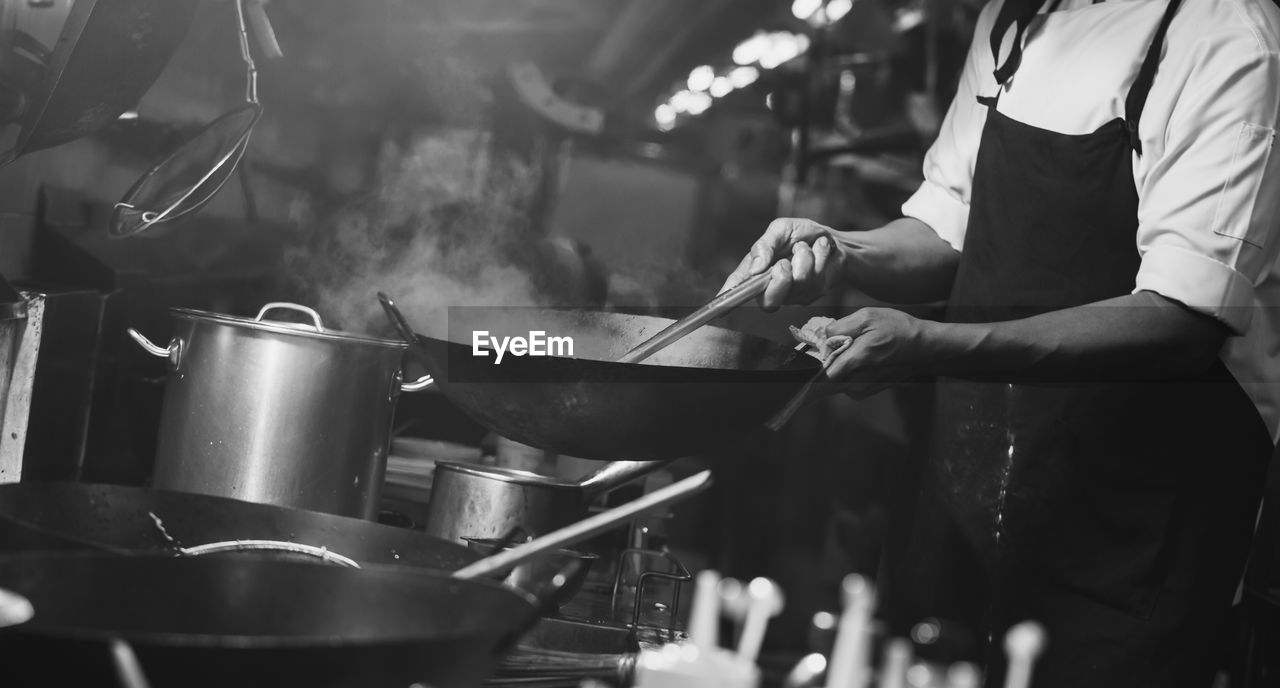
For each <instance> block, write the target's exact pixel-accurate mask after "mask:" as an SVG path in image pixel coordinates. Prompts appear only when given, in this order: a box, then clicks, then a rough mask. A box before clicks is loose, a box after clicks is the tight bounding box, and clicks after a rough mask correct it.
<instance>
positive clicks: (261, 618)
mask: <svg viewBox="0 0 1280 688" xmlns="http://www.w3.org/2000/svg"><path fill="white" fill-rule="evenodd" d="M0 588H5V589H8V590H12V591H14V592H17V593H19V594H21V595H23V596H25V597H26V598H27V599H28V600H30V601H31V603H32V606H33V607H34V608H35V617H34V618H33V619H32V620H31V621H29V622H27V623H25V624H22V625H19V626H14V627H10V628H8V629H4V630H3V631H0V657H4V658H5V662H4V680H3V683H4V685H5V686H6V688H8V687H10V686H114V685H119V683H118V682H117V681H116V680H115V677H114V669H113V666H112V663H111V661H110V654H109V652H108V643H110V642H111V641H112V640H114V639H122V640H124V641H125V642H127V643H128V644H129V645H130V646H132V649H133V650H134V652H135V654H136V655H137V657H138V660H139V663H140V664H141V668H142V671H143V672H144V673H145V675H146V677H147V679H148V680H149V681H150V684H151V685H152V686H153V687H154V688H166V687H169V686H181V687H183V688H186V687H188V686H211V687H212V686H216V687H218V688H226V687H227V686H237V687H241V686H263V687H264V688H265V687H267V686H270V687H271V688H276V687H278V686H307V688H324V687H329V686H332V687H334V688H337V687H339V686H340V687H342V688H350V687H352V686H359V687H361V688H366V687H368V688H378V687H382V686H386V687H388V688H392V687H394V688H406V687H407V686H411V685H414V684H420V685H429V686H433V687H435V688H448V687H452V686H475V685H479V684H480V683H481V681H483V679H484V678H485V677H486V676H488V675H489V674H490V673H491V672H492V670H493V669H494V667H495V666H496V663H497V662H498V661H499V660H500V659H501V657H502V656H503V654H504V653H505V652H506V651H507V650H508V649H509V648H510V647H511V646H512V645H513V644H514V642H515V640H516V639H517V638H518V636H519V635H520V634H521V633H522V632H523V631H525V630H527V629H528V628H529V627H530V626H531V625H532V624H533V623H535V621H536V619H537V613H538V607H537V603H536V600H534V598H532V597H530V596H527V595H525V594H523V593H520V592H518V591H515V590H513V589H511V588H507V587H504V586H502V585H499V584H497V583H492V582H489V581H464V580H455V579H452V578H449V577H448V574H444V573H440V572H427V571H418V570H412V569H405V568H401V567H373V568H368V567H366V568H364V569H362V570H356V569H350V568H343V567H338V566H316V565H312V564H303V563H297V562H281V561H269V560H263V559H240V558H204V557H201V558H171V557H117V556H113V555H108V554H100V553H89V552H73V553H56V554H39V555H34V554H27V555H19V556H8V557H0Z"/></svg>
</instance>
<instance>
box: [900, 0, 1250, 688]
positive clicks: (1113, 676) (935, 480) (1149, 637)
mask: <svg viewBox="0 0 1280 688" xmlns="http://www.w3.org/2000/svg"><path fill="white" fill-rule="evenodd" d="M1042 5H1043V0H1040V1H1039V2H1037V1H1036V0H1030V1H1029V2H1022V1H1019V0H1008V1H1007V2H1006V4H1005V5H1004V7H1003V8H1002V9H1001V12H1000V15H999V17H998V18H997V21H996V24H995V29H994V31H993V34H992V38H991V42H992V48H993V52H995V54H996V63H997V64H999V47H1000V43H1001V40H1002V38H1003V36H1004V35H1005V31H1007V30H1008V28H1010V26H1014V25H1016V31H1017V33H1016V36H1017V38H1016V39H1015V42H1014V48H1013V52H1012V54H1011V55H1010V56H1009V59H1008V60H1007V62H1006V63H1005V64H1004V65H1001V66H1000V67H999V68H998V69H997V70H996V79H997V82H999V83H1001V84H1003V83H1004V82H1006V81H1007V80H1008V79H1009V77H1011V76H1012V75H1013V73H1014V72H1015V71H1016V70H1017V66H1018V62H1019V61H1020V57H1021V36H1022V34H1023V32H1024V30H1025V28H1026V27H1027V25H1028V24H1029V23H1030V22H1031V20H1032V19H1033V17H1034V16H1035V14H1036V13H1037V12H1038V11H1039V8H1040V7H1041V6H1042ZM1177 7H1178V0H1171V2H1169V5H1168V8H1167V10H1166V11H1165V14H1164V16H1163V18H1162V20H1161V22H1160V25H1159V26H1158V28H1157V30H1156V33H1155V37H1154V39H1153V40H1152V42H1151V45H1150V48H1149V49H1148V51H1147V55H1146V58H1145V60H1144V62H1143V65H1142V68H1141V70H1140V72H1139V75H1138V77H1137V79H1136V80H1135V82H1134V84H1133V87H1132V88H1131V90H1130V92H1129V94H1128V97H1127V99H1126V102H1125V109H1126V112H1125V115H1126V116H1125V117H1124V118H1116V119H1115V120H1112V121H1110V122H1108V123H1106V124H1104V125H1103V126H1102V127H1100V128H1098V129H1097V130H1096V131H1094V132H1091V133H1088V134H1083V135H1068V134H1061V133H1056V132H1052V131H1048V130H1044V129H1040V128H1037V127H1033V126H1030V125H1027V124H1023V123H1021V122H1017V121H1015V120H1013V119H1010V118H1008V117H1006V116H1004V115H1003V114H1001V113H1000V112H999V111H998V110H997V109H996V106H997V99H998V97H999V96H998V95H997V96H996V98H991V99H984V98H980V99H979V100H980V101H982V102H984V103H985V104H986V105H987V106H988V113H987V120H986V124H985V126H984V128H983V131H982V138H981V143H980V147H979V149H978V156H977V162H976V168H975V172H974V179H973V193H972V199H971V206H970V214H969V223H968V230H967V233H966V238H965V245H964V250H963V253H962V255H961V259H960V266H959V269H958V272H957V276H956V281H955V285H954V288H953V290H952V293H951V298H950V300H949V302H948V308H947V319H948V320H950V321H953V322H994V321H1001V320H1010V319H1016V318H1024V317H1027V316H1031V315H1035V314H1038V313H1044V312H1047V311H1051V310H1058V309H1063V308H1069V307H1072V306H1079V305H1083V304H1088V303H1092V302H1095V301H1100V300H1103V299H1107V298H1111V297H1116V296H1121V295H1124V294H1128V293H1130V292H1131V291H1132V290H1133V285H1134V278H1135V276H1136V274H1137V271H1138V264H1139V255H1138V252H1137V249H1136V246H1135V243H1136V242H1135V236H1136V232H1137V228H1138V219H1137V207H1138V194H1137V190H1136V188H1135V186H1134V179H1133V158H1132V156H1133V154H1134V152H1135V151H1136V152H1138V153H1139V154H1141V150H1140V144H1139V142H1138V139H1137V127H1138V119H1139V117H1140V115H1141V111H1142V107H1143V105H1144V104H1145V102H1146V96H1147V92H1148V91H1149V89H1150V87H1151V83H1152V81H1153V80H1154V77H1155V72H1156V66H1157V64H1158V62H1159V55H1160V50H1161V46H1162V45H1163V43H1164V38H1165V33H1166V30H1167V28H1168V26H1169V23H1170V22H1171V21H1172V19H1173V17H1174V14H1175V13H1176V11H1177ZM935 423H936V428H935V432H934V435H933V446H932V451H931V454H930V457H929V459H928V461H927V462H926V466H925V472H924V478H923V480H924V484H923V490H922V498H921V503H920V507H919V509H918V511H917V516H916V522H915V525H914V532H913V537H912V543H911V565H910V566H908V567H907V569H908V570H909V571H911V572H912V573H911V574H910V575H909V580H908V581H907V590H908V593H907V594H908V597H909V600H908V608H909V609H911V613H913V614H915V615H916V618H920V617H921V616H925V615H930V616H941V617H945V618H950V619H953V620H956V621H959V622H960V623H962V624H965V625H966V626H967V627H968V628H970V629H973V630H975V631H976V632H977V634H978V636H979V638H980V639H981V640H982V642H981V643H980V644H981V645H982V648H981V651H980V656H979V657H976V659H978V660H979V661H983V662H984V663H986V664H987V666H988V680H987V685H988V686H998V685H1000V682H1001V680H1002V673H1003V649H1002V647H1001V645H1002V642H1001V641H1002V638H1003V634H1004V632H1005V630H1006V629H1007V628H1008V627H1009V626H1011V625H1012V624H1014V623H1017V622H1019V621H1022V620H1026V619H1034V620H1037V621H1039V622H1041V623H1042V624H1044V625H1045V627H1046V629H1047V631H1048V636H1049V642H1048V646H1047V648H1046V651H1045V653H1044V655H1042V657H1041V661H1040V662H1039V663H1038V665H1037V669H1036V674H1035V679H1034V681H1033V685H1034V686H1035V688H1068V687H1069V688H1079V687H1081V686H1088V687H1089V688H1111V687H1114V688H1133V686H1144V685H1145V686H1162V687H1175V686H1188V687H1194V688H1205V686H1207V685H1208V684H1209V681H1210V680H1211V677H1212V674H1213V671H1214V661H1215V660H1216V651H1217V645H1216V644H1215V641H1216V640H1217V638H1218V637H1219V636H1220V635H1221V631H1222V630H1224V628H1223V627H1224V624H1225V621H1226V614H1227V612H1228V611H1229V608H1230V604H1231V598H1232V595H1233V593H1234V591H1235V586H1236V582H1237V581H1238V580H1239V576H1240V573H1241V571H1242V570H1243V567H1244V562H1245V558H1246V555H1247V552H1248V547H1249V540H1250V535H1251V532H1252V526H1253V520H1254V516H1255V514H1256V512H1257V507H1258V503H1259V500H1260V499H1261V494H1262V486H1263V482H1264V481H1263V478H1264V475H1265V468H1266V461H1267V458H1268V457H1269V456H1270V454H1271V451H1272V448H1273V447H1272V443H1271V439H1270V436H1269V434H1268V433H1267V431H1266V428H1265V426H1264V424H1263V422H1262V419H1261V418H1260V417H1259V415H1258V414H1257V411H1256V410H1255V408H1254V406H1253V404H1252V402H1251V401H1250V400H1249V398H1248V397H1247V396H1246V395H1245V393H1244V391H1243V390H1242V389H1241V388H1240V387H1239V385H1238V384H1236V382H1235V381H1234V379H1233V378H1232V377H1231V375H1230V374H1229V373H1228V371H1227V370H1226V368H1225V366H1223V364H1222V363H1221V362H1220V361H1219V362H1217V363H1216V364H1215V365H1214V366H1213V368H1212V369H1211V370H1209V371H1207V372H1206V373H1204V374H1202V375H1197V376H1194V377H1190V378H1182V379H1176V380H1167V381H1160V382H1110V381H1108V382H1103V383H1094V382H1087V381H1080V382H1076V381H1064V382H1060V383H1044V384H999V383H986V382H982V383H980V382H968V381H963V380H954V379H942V380H939V382H938V400H937V409H936V416H935Z"/></svg>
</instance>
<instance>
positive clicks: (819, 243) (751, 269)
mask: <svg viewBox="0 0 1280 688" xmlns="http://www.w3.org/2000/svg"><path fill="white" fill-rule="evenodd" d="M770 266H772V268H770ZM843 269H844V253H843V250H842V249H841V247H840V244H839V242H837V241H836V235H835V230H833V229H831V228H830V227H825V226H823V225H820V224H818V223H817V222H814V221H812V220H805V219H802V218H794V217H781V218H778V219H776V220H774V221H773V222H771V223H769V228H768V229H766V230H765V231H764V235H762V236H761V237H760V238H759V239H757V240H756V243H755V244H753V245H752V246H751V251H750V252H749V253H747V255H746V257H744V258H743V259H742V262H741V263H739V264H738V268H737V269H736V270H734V271H733V273H732V274H730V275H729V278H728V279H727V280H725V283H724V286H723V287H721V288H720V291H721V293H723V292H724V291H726V290H728V289H731V288H733V287H735V286H737V285H738V284H739V283H741V282H743V281H745V280H746V279H747V278H748V277H751V276H752V275H758V274H760V273H762V272H765V271H766V270H769V271H770V275H769V286H768V287H766V288H765V290H764V294H762V295H761V296H760V307H761V308H763V309H765V310H766V311H773V310H777V309H778V307H779V306H781V305H783V304H797V303H798V304H804V303H810V302H811V301H813V300H814V299H816V298H818V297H820V296H822V295H823V294H825V293H827V291H829V290H830V289H831V287H833V286H835V284H836V282H837V281H838V280H839V279H840V273H841V271H842V270H843Z"/></svg>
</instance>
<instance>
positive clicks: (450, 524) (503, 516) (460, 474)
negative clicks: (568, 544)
mask: <svg viewBox="0 0 1280 688" xmlns="http://www.w3.org/2000/svg"><path fill="white" fill-rule="evenodd" d="M668 463H671V462H670V461H613V462H611V463H608V464H606V465H605V466H604V468H601V469H600V470H598V471H596V472H595V473H592V474H591V475H589V476H587V477H586V478H584V479H583V480H582V481H581V482H577V483H569V482H563V481H560V480H556V479H554V478H548V477H546V476H542V475H537V474H536V473H527V472H525V471H516V470H511V469H508V468H497V467H494V466H476V465H469V464H459V463H437V464H436V468H435V475H434V476H433V477H432V482H431V501H430V502H428V503H427V522H426V526H425V529H426V532H427V534H428V535H434V536H436V537H439V538H444V539H445V540H449V541H451V542H457V541H458V540H459V539H462V538H468V537H471V538H500V537H503V536H505V535H506V534H507V533H509V532H511V530H512V529H513V528H517V527H519V528H522V529H523V530H524V531H525V532H526V533H529V534H531V535H534V536H538V535H544V534H546V533H549V532H551V531H553V530H555V529H557V528H561V527H563V526H567V525H569V524H571V523H576V522H577V521H580V520H582V519H583V518H586V516H587V505H588V503H589V502H590V501H591V499H592V498H594V497H595V496H596V495H599V494H603V493H605V492H608V491H609V490H612V489H614V488H616V487H619V486H621V485H623V484H625V483H628V482H630V481H632V480H635V479H637V478H639V477H641V476H643V475H646V474H648V473H651V472H653V471H655V470H657V469H659V468H662V467H663V466H665V465H667V464H668Z"/></svg>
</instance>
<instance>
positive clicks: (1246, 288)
mask: <svg viewBox="0 0 1280 688" xmlns="http://www.w3.org/2000/svg"><path fill="white" fill-rule="evenodd" d="M1187 59H1188V60H1191V61H1192V64H1191V66H1190V67H1189V71H1188V72H1187V73H1188V75H1189V76H1188V78H1187V80H1186V83H1185V84H1183V85H1182V87H1181V89H1180V95H1179V98H1178V101H1177V104H1176V105H1175V106H1174V109H1173V112H1172V114H1171V116H1170V118H1169V120H1168V125H1167V127H1166V128H1165V130H1164V131H1163V132H1158V133H1157V134H1158V135H1162V138H1163V140H1162V141H1157V143H1162V144H1163V147H1162V149H1161V150H1160V151H1159V153H1158V158H1157V159H1155V160H1152V161H1148V164H1149V167H1148V172H1147V174H1146V177H1145V179H1143V180H1142V181H1141V183H1140V186H1139V189H1138V193H1139V203H1138V236H1137V244H1138V252H1139V254H1140V255H1141V258H1142V262H1141V265H1140V267H1139V269H1138V275H1137V278H1136V282H1135V289H1134V290H1135V291H1143V290H1145V291H1153V292H1156V293H1159V294H1161V295H1163V296H1166V297H1168V298H1171V299H1174V300H1176V301H1179V302H1181V303H1183V304H1185V305H1186V306H1188V307H1190V308H1193V309H1195V310H1198V311H1201V312H1203V313H1206V314H1209V315H1212V316H1214V317H1215V318H1218V319H1219V320H1221V321H1222V322H1224V323H1226V324H1227V325H1228V326H1229V327H1230V328H1231V329H1232V330H1233V331H1235V332H1236V333H1243V332H1245V331H1246V330H1247V329H1248V327H1249V323H1250V321H1251V319H1252V315H1253V306H1254V287H1255V285H1257V284H1258V283H1259V282H1261V280H1262V279H1263V278H1264V277H1265V276H1266V274H1267V273H1268V271H1269V270H1270V267H1271V265H1272V263H1274V262H1275V260H1276V252H1277V250H1278V249H1280V156H1277V155H1275V154H1274V153H1273V146H1274V140H1275V133H1276V124H1277V122H1276V120H1277V117H1278V116H1280V60H1278V58H1277V55H1276V54H1275V53H1274V52H1269V51H1267V50H1266V49H1264V48H1263V47H1262V46H1261V44H1260V42H1259V41H1258V40H1257V39H1256V37H1254V36H1251V35H1249V34H1248V33H1247V32H1239V33H1235V34H1232V33H1227V32H1224V33H1222V34H1220V35H1213V36H1206V37H1204V38H1203V39H1202V40H1201V41H1199V42H1198V43H1197V44H1196V45H1194V46H1191V51H1190V52H1189V54H1188V55H1187ZM1150 133H1151V132H1146V131H1144V132H1143V135H1144V141H1145V140H1146V137H1147V135H1148V134H1150Z"/></svg>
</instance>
